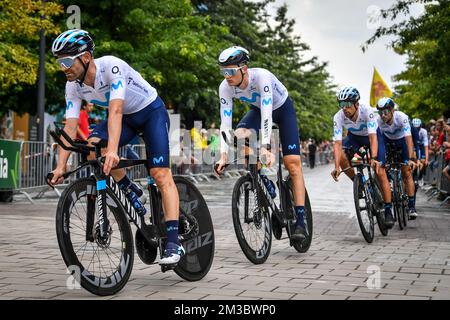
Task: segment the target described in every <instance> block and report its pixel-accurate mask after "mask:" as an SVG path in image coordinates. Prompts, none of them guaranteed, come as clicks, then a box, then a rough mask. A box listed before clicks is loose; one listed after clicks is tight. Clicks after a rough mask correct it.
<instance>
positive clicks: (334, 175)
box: [331, 168, 341, 181]
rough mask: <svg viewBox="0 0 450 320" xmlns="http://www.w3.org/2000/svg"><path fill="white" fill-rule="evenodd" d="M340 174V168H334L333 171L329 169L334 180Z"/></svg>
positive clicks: (336, 179)
mask: <svg viewBox="0 0 450 320" xmlns="http://www.w3.org/2000/svg"><path fill="white" fill-rule="evenodd" d="M340 174H341V169H340V168H336V169H334V170H333V171H331V176H332V177H333V179H334V181H338V178H339V175H340Z"/></svg>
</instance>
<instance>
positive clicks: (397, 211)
mask: <svg viewBox="0 0 450 320" xmlns="http://www.w3.org/2000/svg"><path fill="white" fill-rule="evenodd" d="M400 183H401V181H399V177H398V174H397V175H395V177H394V180H393V191H394V192H393V194H392V197H393V209H394V216H395V219H396V220H397V222H398V227H399V228H400V230H403V229H404V228H405V224H404V220H403V211H404V210H403V204H402V202H403V199H402V194H401V191H400Z"/></svg>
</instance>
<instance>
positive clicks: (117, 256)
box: [56, 178, 134, 296]
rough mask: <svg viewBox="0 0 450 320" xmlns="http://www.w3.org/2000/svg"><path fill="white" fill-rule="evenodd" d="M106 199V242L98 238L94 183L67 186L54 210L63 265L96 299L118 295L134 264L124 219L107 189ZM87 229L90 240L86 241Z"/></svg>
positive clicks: (130, 236) (118, 204) (128, 227)
mask: <svg viewBox="0 0 450 320" xmlns="http://www.w3.org/2000/svg"><path fill="white" fill-rule="evenodd" d="M106 198H107V199H106V202H107V205H106V208H107V212H106V213H104V214H106V215H107V217H108V220H109V223H110V228H109V232H108V233H109V236H108V239H107V241H104V240H102V239H100V238H99V228H98V223H96V222H97V219H98V215H97V203H96V202H97V193H96V181H95V180H94V179H92V178H84V179H79V180H77V181H74V182H73V183H71V184H70V185H69V186H67V188H66V189H65V190H64V192H63V193H62V195H61V198H60V200H59V202H58V207H57V210H56V235H57V238H58V245H59V249H60V251H61V255H62V257H63V259H64V262H65V263H66V266H67V267H68V269H69V271H70V272H71V273H72V275H73V276H74V278H75V280H76V281H77V282H78V283H79V284H81V286H82V287H83V288H84V289H86V290H87V291H89V292H91V293H93V294H96V295H99V296H106V295H112V294H115V293H117V292H118V291H120V290H121V289H122V288H123V286H124V285H125V284H126V283H127V281H128V279H129V277H130V274H131V270H132V269H133V262H134V251H133V250H134V248H133V237H132V232H131V228H130V225H129V223H128V219H127V215H126V213H125V211H124V209H123V207H122V205H121V204H120V202H119V200H118V199H117V198H116V196H115V195H114V193H113V192H112V190H111V189H110V188H106ZM88 219H93V220H90V221H93V222H94V223H90V222H88ZM89 225H90V226H92V229H91V230H90V231H92V233H91V234H92V236H93V237H92V238H91V239H86V238H87V235H86V229H87V228H90V227H87V226H89Z"/></svg>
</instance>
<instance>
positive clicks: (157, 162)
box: [153, 156, 164, 164]
mask: <svg viewBox="0 0 450 320" xmlns="http://www.w3.org/2000/svg"><path fill="white" fill-rule="evenodd" d="M163 161H164V157H163V156H160V157H159V158H156V157H154V158H153V164H159V163H161V162H163Z"/></svg>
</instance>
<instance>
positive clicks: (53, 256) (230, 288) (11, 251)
mask: <svg viewBox="0 0 450 320" xmlns="http://www.w3.org/2000/svg"><path fill="white" fill-rule="evenodd" d="M330 171H331V167H316V168H315V169H314V170H310V169H309V168H305V178H306V184H307V188H308V190H309V194H310V198H311V203H312V206H313V211H314V227H315V230H314V238H313V243H312V245H311V248H310V250H309V251H308V252H307V253H304V254H300V253H297V252H296V251H295V250H294V249H293V248H290V247H289V245H288V241H287V240H286V239H284V240H279V241H277V240H274V243H273V245H272V251H271V255H270V257H269V258H268V260H267V261H266V263H265V264H263V265H253V264H251V263H250V262H248V261H247V260H246V258H245V256H244V255H243V254H242V252H241V251H240V248H239V245H238V243H237V240H236V238H235V235H234V231H233V227H232V221H231V209H230V202H231V190H232V187H233V183H234V181H235V180H234V179H227V180H224V181H223V182H221V183H220V184H219V183H218V182H212V183H205V184H201V185H200V189H201V191H202V193H203V194H204V195H205V198H206V200H207V203H208V205H209V208H210V211H211V213H212V216H213V222H214V227H215V232H216V252H215V259H214V262H213V265H212V268H211V271H210V272H209V273H208V275H207V276H206V277H205V278H204V279H203V280H201V281H199V282H186V281H183V280H182V279H181V278H179V277H178V276H177V275H176V274H174V273H171V272H168V273H164V274H163V273H161V272H160V268H159V267H158V266H157V265H152V266H147V265H144V264H143V263H141V262H140V261H139V258H138V257H136V259H135V267H134V269H133V272H132V275H131V277H130V281H129V282H128V284H127V285H126V287H125V288H124V289H123V290H122V291H121V292H120V293H119V294H117V295H116V296H110V297H96V296H93V295H91V294H90V293H88V292H86V291H84V290H83V289H78V290H70V289H68V288H67V286H66V281H67V274H66V268H65V265H64V263H63V260H62V258H61V255H60V253H59V249H58V245H57V241H56V234H55V226H54V214H55V209H56V203H57V198H56V197H55V196H53V195H52V194H50V193H49V194H48V195H47V196H46V197H45V198H44V199H41V200H37V201H36V204H35V205H31V204H30V203H29V202H27V200H26V199H25V198H23V197H21V196H17V197H16V198H15V201H14V202H13V203H12V204H2V205H0V299H30V298H31V299H34V298H37V299H342V300H344V299H450V232H449V231H450V209H449V207H446V208H438V205H439V203H438V202H436V201H435V200H432V201H426V197H425V195H424V194H423V193H420V194H419V198H418V205H417V207H418V211H419V215H420V216H419V218H418V220H416V221H415V222H412V223H410V224H409V225H408V228H407V230H404V231H400V230H398V229H397V228H395V229H394V230H392V231H391V232H390V233H389V236H387V237H382V236H381V234H380V233H379V231H378V230H376V235H375V236H376V238H375V240H374V242H373V243H372V244H370V245H369V244H367V243H366V242H365V241H364V239H363V237H362V235H361V233H360V231H359V228H358V225H357V221H356V217H355V214H354V207H353V199H352V191H351V190H352V189H351V188H352V185H351V183H350V181H348V179H344V177H342V178H341V180H342V181H340V182H339V183H335V182H334V181H333V180H332V179H331V178H330V177H329V172H330ZM368 268H369V270H378V271H379V273H376V274H375V275H379V278H375V275H372V273H368ZM369 277H370V279H369ZM378 279H379V281H377V280H378ZM368 280H370V281H368ZM368 283H369V284H374V285H375V286H376V287H377V288H375V289H372V287H373V286H370V285H369V286H368ZM369 287H370V288H369Z"/></svg>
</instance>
